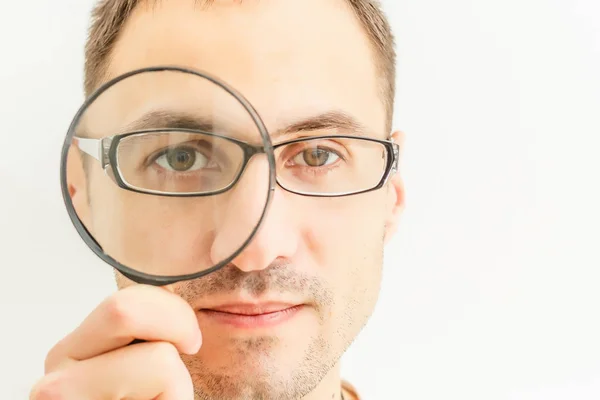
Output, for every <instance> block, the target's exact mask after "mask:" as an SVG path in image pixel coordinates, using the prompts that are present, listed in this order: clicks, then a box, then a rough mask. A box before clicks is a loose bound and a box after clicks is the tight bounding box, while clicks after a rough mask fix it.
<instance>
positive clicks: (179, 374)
mask: <svg viewBox="0 0 600 400" xmlns="http://www.w3.org/2000/svg"><path fill="white" fill-rule="evenodd" d="M93 17H94V18H93V24H92V28H91V31H90V36H89V41H88V43H87V46H86V77H85V78H86V79H85V86H86V87H85V89H86V94H88V95H89V94H90V93H91V92H92V91H93V90H94V89H96V88H97V87H98V86H99V85H101V84H102V83H104V82H106V81H107V80H109V79H111V78H114V77H116V76H119V75H121V74H123V73H125V72H127V71H131V70H135V69H137V68H143V67H149V66H154V65H178V66H183V67H188V68H192V69H196V70H202V71H207V72H209V73H214V74H216V75H218V76H219V77H220V78H221V79H223V80H224V81H225V82H228V83H229V84H231V85H232V86H233V87H235V88H236V89H238V90H239V91H240V92H241V93H243V94H244V96H245V97H247V98H248V99H250V102H251V103H252V104H253V105H254V107H255V108H256V109H257V111H258V113H259V114H260V116H261V118H262V120H263V121H264V123H265V126H266V127H267V129H268V131H269V132H274V131H277V130H279V129H281V128H282V126H281V124H282V123H283V122H282V121H289V120H293V121H303V122H302V123H303V126H304V127H305V128H306V129H305V131H310V134H311V135H312V134H319V135H326V134H334V135H335V134H346V135H363V136H367V137H370V138H373V139H380V140H387V139H389V140H392V141H393V142H395V143H400V142H401V139H402V138H401V134H400V133H399V132H391V129H390V128H391V121H392V109H393V97H394V79H395V76H394V69H395V65H394V63H395V54H394V49H393V38H392V34H391V32H390V29H389V26H388V23H387V21H386V19H385V17H384V16H383V14H382V12H381V11H380V9H379V7H378V6H377V4H376V3H375V2H373V1H370V0H282V1H256V0H244V1H227V0H222V1H211V2H208V1H198V0H196V1H194V0H172V1H152V0H146V1H136V0H104V1H101V2H100V4H99V5H98V6H97V7H96V8H95V11H94V13H93ZM315 116H318V117H315ZM349 121H351V122H349ZM307 127H308V128H307ZM312 131H315V132H316V133H315V132H312ZM301 133H302V132H297V133H296V134H297V135H298V136H299V135H300V134H301ZM274 143H275V144H277V140H274ZM382 157H384V158H385V157H388V158H387V159H388V160H390V163H389V168H388V172H390V174H391V176H390V177H389V179H387V180H386V181H385V185H384V186H383V187H381V188H379V189H377V190H370V191H365V192H364V193H357V194H354V195H351V196H342V197H333V198H326V197H322V198H320V197H302V196H299V195H294V194H293V193H289V192H284V191H283V190H282V189H281V188H279V187H278V188H277V189H276V190H275V193H274V195H273V196H274V197H273V203H272V204H271V207H270V210H269V214H268V215H267V217H266V219H265V221H264V222H263V225H262V227H261V229H260V231H259V232H258V234H257V236H256V237H255V238H254V240H253V241H252V242H251V243H250V244H249V246H248V247H247V248H245V249H244V251H243V252H242V253H241V254H240V255H239V256H238V257H236V258H235V260H234V261H233V262H232V263H231V265H228V266H227V267H225V268H223V269H222V270H219V271H216V272H214V273H213V274H211V275H208V276H207V277H204V278H200V279H197V280H192V281H184V282H179V283H176V284H173V285H168V286H165V287H160V288H158V287H152V286H146V285H140V284H135V283H134V282H132V281H130V280H128V279H126V278H125V277H124V276H122V275H121V274H119V273H117V283H118V286H119V289H120V290H119V291H117V293H115V294H114V295H113V296H111V297H110V298H108V299H107V300H106V301H105V302H103V303H102V304H100V305H99V306H98V308H97V309H95V310H94V311H93V312H92V313H91V314H90V315H89V317H88V318H87V319H86V320H85V321H84V322H83V323H82V324H81V325H80V326H79V327H78V328H77V329H76V330H75V331H74V332H72V333H71V334H69V335H68V336H67V337H65V338H64V339H63V340H61V341H60V342H59V343H58V344H57V345H56V346H55V347H54V348H53V349H52V350H51V351H50V352H49V354H48V356H47V359H46V364H45V370H46V375H45V376H44V377H43V378H42V379H41V380H40V381H39V382H38V384H37V385H36V386H35V387H34V388H33V389H32V392H31V399H32V400H42V399H45V400H48V399H61V400H87V399H90V400H91V399H94V400H95V399H128V400H130V399H134V400H150V399H158V400H186V399H189V400H192V399H196V400H200V399H273V400H276V399H277V400H283V399H304V400H316V399H318V400H322V399H323V400H324V399H335V400H339V399H346V400H349V399H358V395H357V394H356V393H355V392H354V390H353V389H352V387H351V386H350V385H347V384H345V383H343V381H342V378H341V376H340V362H339V360H340V358H341V356H342V354H343V353H344V352H345V351H346V350H347V348H348V346H349V345H350V344H351V342H352V341H353V340H354V338H355V337H356V336H357V334H358V333H359V332H360V330H361V329H362V327H363V326H364V325H365V324H366V322H367V320H368V319H369V317H370V315H371V313H372V311H373V308H374V306H375V304H376V300H377V297H378V292H379V284H380V279H381V271H382V263H383V249H384V246H385V244H386V243H387V242H388V241H389V239H390V238H391V236H392V235H393V234H394V232H395V230H396V226H397V223H398V219H399V215H400V213H401V210H402V207H403V201H404V192H403V186H402V182H401V179H400V177H399V175H398V174H396V173H395V172H396V170H395V167H393V166H395V165H397V164H396V163H397V155H396V154H392V153H386V154H383V155H382V154H381V152H380V158H382ZM334 161H335V160H334ZM360 168H362V171H363V172H364V173H365V174H368V173H370V172H369V168H375V167H374V166H372V165H361V166H360ZM279 173H280V171H278V174H279ZM359 189H360V188H359ZM362 189H365V190H366V189H369V188H368V187H364V188H362ZM70 190H71V195H72V196H73V198H74V203H75V204H76V205H77V204H79V207H83V206H82V205H81V204H82V203H83V202H81V201H79V200H77V197H78V193H81V192H83V191H84V190H85V188H84V185H83V184H74V185H73V187H72V188H70ZM88 212H89V213H90V214H91V217H90V218H91V219H93V220H94V221H101V220H102V218H105V219H106V218H110V215H109V214H108V211H107V210H106V207H92V208H91V210H88ZM240 212H241V213H243V212H244V210H240ZM105 214H106V215H105ZM240 216H241V214H240ZM157 234H159V235H160V234H161V232H160V231H159V232H158V233H157ZM103 240H104V243H105V244H108V245H110V241H111V237H110V235H106V236H105V237H103ZM114 240H117V239H114ZM161 240H163V242H164V243H167V244H168V243H169V241H173V240H174V239H173V238H172V237H170V236H168V235H165V236H163V237H162V238H161ZM282 282H286V283H285V284H283V283H282ZM284 287H285V288H286V291H287V294H289V296H288V298H292V297H293V296H296V297H294V298H295V299H296V301H299V297H298V296H299V294H301V293H303V294H304V295H305V296H304V297H303V298H302V299H300V300H302V302H303V303H302V304H293V305H291V306H290V309H291V308H294V309H295V310H297V309H298V307H300V306H301V310H300V311H297V312H294V313H291V314H289V316H288V317H286V318H281V320H280V321H279V320H278V322H277V323H276V324H274V325H273V326H272V327H271V328H270V329H269V330H264V329H258V328H256V329H253V328H252V326H250V327H248V326H246V327H244V329H242V328H240V326H239V324H237V325H236V324H231V323H223V321H224V319H223V318H213V317H211V316H207V315H208V314H207V312H203V311H202V310H206V309H210V310H209V311H210V312H212V314H211V315H213V316H214V315H215V314H219V313H220V314H224V313H228V314H229V315H230V316H231V315H234V316H235V317H227V318H238V319H237V320H236V321H239V320H241V318H242V316H241V314H243V311H239V310H236V309H235V307H230V309H228V310H224V309H217V308H218V307H217V306H215V304H216V303H219V302H220V304H223V303H224V302H229V303H232V302H236V301H238V302H239V301H240V299H245V300H244V301H245V303H244V307H246V308H247V307H250V306H253V308H252V309H253V310H254V311H255V313H254V316H253V317H252V318H255V317H256V315H257V314H261V313H264V314H267V313H268V312H272V311H273V310H266V309H262V311H261V307H263V306H264V305H261V303H260V301H261V299H264V298H273V297H275V298H282V297H281V296H282V290H279V291H278V289H282V288H284ZM207 293H209V295H207ZM275 294H277V295H278V296H279V297H276V296H275ZM284 294H285V293H284ZM271 306H272V305H271ZM292 306H293V307H292ZM211 307H212V309H211ZM242 308H243V307H242ZM275 311H276V312H280V313H282V312H285V311H286V310H284V309H283V307H280V308H279V309H277V310H275ZM256 318H258V317H256ZM244 321H245V320H244ZM229 322H231V320H229ZM250 325H251V324H250ZM253 326H254V325H253ZM133 339H140V340H143V341H144V342H142V343H138V344H134V345H130V343H131V341H132V340H133Z"/></svg>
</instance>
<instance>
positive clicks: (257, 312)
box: [199, 303, 304, 329]
mask: <svg viewBox="0 0 600 400" xmlns="http://www.w3.org/2000/svg"><path fill="white" fill-rule="evenodd" d="M303 308H304V305H302V304H289V303H260V304H248V303H245V304H226V305H219V306H214V307H210V308H202V309H200V310H199V313H200V314H201V315H203V316H204V317H206V318H208V319H209V320H211V321H213V322H214V323H217V324H219V325H224V326H228V327H230V328H231V327H233V328H236V329H258V328H273V327H275V326H277V325H280V324H283V323H285V322H287V321H290V320H291V319H293V318H294V317H295V316H296V315H298V314H299V313H300V312H301V311H302V310H303Z"/></svg>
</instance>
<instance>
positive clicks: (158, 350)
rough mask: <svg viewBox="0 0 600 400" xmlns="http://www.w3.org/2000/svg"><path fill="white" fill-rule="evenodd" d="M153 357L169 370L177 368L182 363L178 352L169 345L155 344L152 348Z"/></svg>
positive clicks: (165, 343) (163, 343)
mask: <svg viewBox="0 0 600 400" xmlns="http://www.w3.org/2000/svg"><path fill="white" fill-rule="evenodd" d="M154 351H155V355H156V356H157V357H158V359H159V360H160V363H161V364H163V365H165V366H166V367H167V368H169V369H173V368H176V367H179V365H180V364H181V363H182V361H181V357H180V355H179V352H178V351H177V349H176V348H175V346H173V345H172V344H171V343H167V342H157V343H156V344H155V347H154Z"/></svg>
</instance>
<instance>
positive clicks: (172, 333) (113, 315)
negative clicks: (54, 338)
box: [46, 285, 202, 373]
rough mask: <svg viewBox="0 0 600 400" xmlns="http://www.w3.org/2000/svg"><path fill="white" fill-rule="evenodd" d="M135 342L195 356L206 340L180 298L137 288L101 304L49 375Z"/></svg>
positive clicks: (67, 341) (59, 348)
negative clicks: (163, 344)
mask: <svg viewBox="0 0 600 400" xmlns="http://www.w3.org/2000/svg"><path fill="white" fill-rule="evenodd" d="M134 339H143V340H146V341H165V342H170V343H172V344H173V345H175V346H176V347H177V349H178V350H179V351H181V352H182V353H186V354H195V353H196V352H197V351H198V350H199V348H200V345H201V341H202V337H201V334H200V328H199V327H198V320H197V317H196V314H195V312H194V310H193V309H192V308H191V307H190V305H189V304H188V303H187V302H185V300H183V299H182V298H181V297H179V296H177V295H175V294H173V293H170V292H168V291H167V290H163V289H161V288H158V287H154V286H145V285H134V286H131V287H128V288H126V289H123V290H120V291H119V292H117V293H115V294H114V295H113V296H111V297H109V298H108V299H107V300H105V301H104V302H102V303H101V304H100V305H99V306H98V307H97V308H96V309H95V310H94V311H92V313H91V314H90V315H89V316H88V317H87V318H86V319H85V320H84V321H83V322H82V324H81V325H80V326H79V327H78V328H77V329H75V330H74V331H73V332H72V333H70V334H69V335H67V336H66V337H65V338H64V339H63V340H61V341H60V342H59V343H58V344H57V345H56V346H54V348H53V349H52V350H50V352H49V353H48V357H47V358H46V373H48V372H52V371H54V370H56V369H57V368H59V367H65V366H66V364H68V363H69V361H78V360H86V359H88V358H92V357H95V356H98V355H100V354H103V353H106V352H108V351H111V350H114V349H118V348H119V347H123V346H126V345H128V344H130V343H131V342H132V341H133V340H134Z"/></svg>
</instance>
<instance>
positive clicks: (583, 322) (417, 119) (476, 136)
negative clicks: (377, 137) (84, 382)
mask: <svg viewBox="0 0 600 400" xmlns="http://www.w3.org/2000/svg"><path fill="white" fill-rule="evenodd" d="M0 4H1V7H0V9H1V10H2V11H1V12H0V61H1V62H0V115H1V120H0V126H1V128H0V131H1V133H0V134H1V141H0V143H1V144H2V145H1V156H0V182H1V186H0V190H1V191H2V192H1V195H0V255H1V258H0V260H1V261H0V268H1V269H2V275H1V278H2V286H1V290H0V325H1V328H0V397H1V398H2V399H7V400H9V399H10V400H13V399H15V400H16V399H26V398H27V397H28V392H29V388H30V386H31V385H32V384H33V383H34V381H35V380H36V379H37V378H38V377H39V376H40V375H41V374H42V371H43V360H44V356H45V353H46V352H47V350H48V349H49V348H50V347H51V346H52V345H53V344H54V343H55V342H56V341H57V340H58V339H59V338H61V337H62V336H63V335H64V334H66V333H67V332H68V331H70V330H71V329H73V328H74V327H75V326H76V325H77V324H78V323H79V322H80V321H81V320H82V319H83V318H84V316H85V315H86V314H87V313H88V312H89V311H90V310H91V309H92V308H93V307H94V306H95V305H96V304H97V303H98V302H99V301H101V300H102V299H103V298H104V297H105V296H107V295H109V294H110V293H111V292H112V291H113V290H114V284H113V280H112V275H111V272H110V269H109V268H108V267H107V266H106V265H104V264H103V263H101V262H100V261H99V260H98V259H97V258H96V257H95V256H94V255H93V254H92V253H91V251H89V250H88V249H87V248H86V247H85V245H84V244H83V242H82V241H81V240H80V239H79V238H78V236H77V235H76V233H75V230H74V228H73V227H72V226H71V225H70V223H69V221H68V219H67V214H66V212H65V210H64V208H63V205H62V200H61V197H60V192H59V190H60V188H59V179H58V176H59V175H58V173H59V164H58V163H59V153H60V147H61V144H62V140H63V137H64V134H65V132H66V129H67V126H68V124H69V122H70V119H71V117H72V116H73V113H74V112H75V110H76V108H77V107H78V106H79V104H80V102H81V100H82V98H81V81H82V65H83V59H82V54H83V44H84V39H85V30H86V27H87V23H88V12H89V10H90V7H91V0H85V1H83V0H69V1H66V0H63V1H49V0H28V1H14V0H0ZM386 6H387V10H388V13H389V16H390V18H391V20H392V24H393V26H394V29H395V32H396V35H397V40H398V51H399V68H398V73H399V78H398V79H399V84H398V89H399V92H398V98H397V114H396V127H397V128H401V129H403V130H405V131H406V132H407V141H406V148H405V159H404V161H403V173H404V174H405V177H406V185H407V196H408V198H407V200H408V205H407V209H406V213H405V215H404V218H403V223H402V226H401V228H400V232H399V235H398V237H397V238H396V240H395V241H394V242H393V243H391V245H390V247H389V249H388V253H387V261H386V267H385V268H386V274H385V282H384V287H383V292H382V296H381V300H380V303H379V308H378V310H377V312H376V314H375V316H374V317H373V319H372V321H371V324H370V325H369V327H368V328H367V329H366V330H365V331H364V333H363V334H362V335H361V336H360V338H359V339H358V340H357V342H356V343H355V345H354V346H353V347H352V349H351V351H350V352H349V353H348V355H347V356H346V358H345V364H344V369H343V372H344V376H345V377H346V378H348V379H349V380H350V381H351V382H353V383H354V384H355V385H356V386H357V387H358V388H359V389H360V391H361V392H362V393H363V395H364V396H365V399H367V400H372V399H408V400H421V399H461V400H465V399H511V400H533V399H536V400H538V399H539V400H555V399H561V400H583V399H598V398H600V322H599V313H598V309H599V308H600V228H599V226H600V211H599V204H600V194H599V192H600V190H599V186H600V157H599V155H600V139H599V137H600V122H599V120H600V111H599V110H600V2H598V1H597V0H503V1H499V0H454V1H447V0H408V1H407V0H402V1H396V0H394V1H388V2H386Z"/></svg>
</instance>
